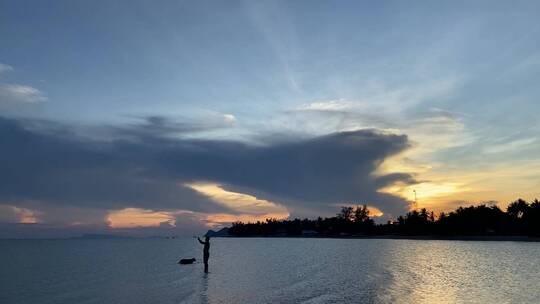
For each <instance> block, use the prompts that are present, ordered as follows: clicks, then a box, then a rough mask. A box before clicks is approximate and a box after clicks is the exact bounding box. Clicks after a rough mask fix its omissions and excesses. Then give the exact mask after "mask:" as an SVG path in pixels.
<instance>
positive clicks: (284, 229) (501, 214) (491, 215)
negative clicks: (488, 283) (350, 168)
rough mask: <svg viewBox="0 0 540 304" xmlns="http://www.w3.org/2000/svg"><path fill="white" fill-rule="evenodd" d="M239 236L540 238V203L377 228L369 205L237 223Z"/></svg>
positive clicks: (402, 219) (418, 213)
mask: <svg viewBox="0 0 540 304" xmlns="http://www.w3.org/2000/svg"><path fill="white" fill-rule="evenodd" d="M229 234H230V235H233V236H355V235H358V236H360V235H367V236H369V235H405V236H406V235H411V236H412V235H417V236H422V235H426V236H429V235H432V236H486V235H492V236H517V235H522V236H525V235H526V236H534V237H538V236H540V201H538V200H537V199H536V200H534V201H532V202H530V203H529V202H527V201H525V200H522V199H518V200H516V201H515V202H512V203H511V204H509V205H508V207H507V208H506V210H502V209H501V208H499V207H498V206H496V205H493V204H492V205H488V204H481V205H478V206H469V207H459V208H457V209H456V210H454V211H451V212H448V213H445V212H442V213H439V214H437V215H436V214H435V213H434V212H433V211H428V210H427V209H425V208H424V209H420V210H413V211H410V212H408V213H407V214H406V215H404V216H399V217H398V218H397V219H396V220H395V221H389V222H387V223H385V224H375V222H374V221H373V219H372V218H371V217H370V214H369V209H368V208H367V206H366V205H362V206H357V207H355V208H353V207H341V210H340V212H339V213H337V214H336V216H333V217H326V218H322V217H318V218H317V219H307V218H306V219H298V218H296V219H292V220H276V219H267V220H266V221H264V222H261V221H258V222H255V223H243V222H236V223H233V224H232V227H231V228H230V229H229Z"/></svg>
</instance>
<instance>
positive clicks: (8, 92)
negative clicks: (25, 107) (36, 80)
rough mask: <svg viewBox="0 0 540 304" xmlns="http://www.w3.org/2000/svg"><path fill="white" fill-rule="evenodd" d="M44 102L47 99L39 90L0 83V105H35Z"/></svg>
mask: <svg viewBox="0 0 540 304" xmlns="http://www.w3.org/2000/svg"><path fill="white" fill-rule="evenodd" d="M44 100H47V97H46V96H45V95H44V94H43V93H42V92H41V91H40V90H38V89H36V88H33V87H31V86H27V85H20V84H5V83H4V84H2V83H0V103H1V102H23V103H36V102H41V101H44Z"/></svg>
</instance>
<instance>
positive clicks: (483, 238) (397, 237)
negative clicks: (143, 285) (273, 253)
mask: <svg viewBox="0 0 540 304" xmlns="http://www.w3.org/2000/svg"><path fill="white" fill-rule="evenodd" d="M214 237H223V238H239V239H242V238H305V239H381V240H388V239H389V240H420V241H421V240H424V241H480V242H540V237H529V236H522V235H515V236H489V235H479V236H434V235H351V236H329V235H321V236H302V235H297V236H295V235H290V236H278V235H270V236H263V235H253V236H234V235H229V236H214Z"/></svg>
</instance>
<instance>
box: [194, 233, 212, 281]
mask: <svg viewBox="0 0 540 304" xmlns="http://www.w3.org/2000/svg"><path fill="white" fill-rule="evenodd" d="M197 240H199V243H201V244H203V245H204V248H203V261H204V273H208V258H209V257H210V237H209V236H206V237H205V238H204V242H203V241H201V239H200V238H197Z"/></svg>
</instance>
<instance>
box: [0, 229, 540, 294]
mask: <svg viewBox="0 0 540 304" xmlns="http://www.w3.org/2000/svg"><path fill="white" fill-rule="evenodd" d="M192 257H195V258H197V262H196V263H195V264H193V265H179V264H177V262H178V260H179V259H181V258H192ZM201 258H202V246H201V245H200V244H199V243H198V242H197V240H196V239H194V238H178V239H70V240H0V303H2V304H11V303H13V304H25V303H28V304H36V303H37V304H47V303H51V304H52V303H55V304H61V303H69V304H72V303H81V304H82V303H100V304H102V303H126V304H138V303H497V304H502V303H540V243H527V242H506V241H442V240H441V241H439V240H402V239H398V240H392V239H324V238H213V239H211V248H210V267H209V268H210V272H209V273H208V274H205V273H203V264H202V263H201V262H200V260H201Z"/></svg>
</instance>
